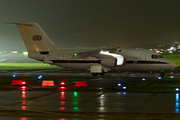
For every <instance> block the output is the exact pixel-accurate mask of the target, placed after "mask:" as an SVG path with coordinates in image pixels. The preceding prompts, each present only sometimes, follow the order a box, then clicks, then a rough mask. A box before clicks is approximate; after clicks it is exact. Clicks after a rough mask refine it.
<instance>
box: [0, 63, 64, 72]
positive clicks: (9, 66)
mask: <svg viewBox="0 0 180 120" xmlns="http://www.w3.org/2000/svg"><path fill="white" fill-rule="evenodd" d="M60 68H62V67H58V66H55V65H49V64H44V63H0V70H20V69H23V70H26V69H60Z"/></svg>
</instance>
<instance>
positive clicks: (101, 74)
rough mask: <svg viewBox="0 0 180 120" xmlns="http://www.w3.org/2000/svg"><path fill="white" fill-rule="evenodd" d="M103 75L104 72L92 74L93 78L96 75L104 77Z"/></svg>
mask: <svg viewBox="0 0 180 120" xmlns="http://www.w3.org/2000/svg"><path fill="white" fill-rule="evenodd" d="M104 74H105V72H102V73H92V75H93V76H98V75H100V76H104Z"/></svg>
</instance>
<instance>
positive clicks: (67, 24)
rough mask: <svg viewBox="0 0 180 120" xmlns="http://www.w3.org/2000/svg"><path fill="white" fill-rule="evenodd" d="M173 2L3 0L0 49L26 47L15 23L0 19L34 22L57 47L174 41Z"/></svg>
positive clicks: (178, 26) (177, 25)
mask: <svg viewBox="0 0 180 120" xmlns="http://www.w3.org/2000/svg"><path fill="white" fill-rule="evenodd" d="M179 6H180V1H179V0H173V1H169V0H146V1H144V0H136V1H135V0H128V1H125V0H114V1H109V0H98V1H97V0H86V1H84V0H76V1H74V0H66V1H64V0H59V1H56V2H52V1H50V0H38V1H37V0H31V1H24V0H16V1H14V0H6V1H5V0H4V1H0V41H1V44H0V50H7V49H9V50H10V49H12V50H15V49H17V50H19V49H20V50H23V49H26V48H25V45H24V43H23V41H22V39H21V36H20V34H19V32H18V30H17V28H16V26H15V25H8V24H5V23H4V22H29V21H34V22H37V23H39V24H40V25H41V27H42V28H43V29H44V31H45V32H46V33H47V35H48V36H49V37H50V39H51V40H52V41H53V42H55V43H56V44H57V45H60V46H62V47H78V46H80V47H81V46H84V47H103V46H106V47H118V46H119V47H121V48H127V47H129V46H138V45H140V44H144V45H148V44H167V43H173V42H175V41H178V42H180V40H179V38H180V34H179V32H180V22H179V21H180V14H179V12H180V7H179ZM52 31H53V32H52Z"/></svg>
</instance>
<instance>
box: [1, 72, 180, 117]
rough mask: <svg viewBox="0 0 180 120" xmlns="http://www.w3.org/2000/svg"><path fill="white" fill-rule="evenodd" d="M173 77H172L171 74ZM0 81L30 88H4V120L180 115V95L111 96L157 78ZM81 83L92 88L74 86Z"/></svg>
mask: <svg viewBox="0 0 180 120" xmlns="http://www.w3.org/2000/svg"><path fill="white" fill-rule="evenodd" d="M174 71H175V70H172V71H168V74H170V73H172V72H174ZM0 75H1V77H2V76H4V77H7V76H9V79H12V80H15V79H16V80H20V79H23V80H25V81H26V82H27V84H28V85H29V86H27V88H26V89H25V90H22V89H21V88H20V86H11V85H10V82H9V83H8V82H7V83H4V84H0V116H5V117H0V120H10V119H12V118H13V119H14V120H41V119H43V120H50V119H51V120H86V119H87V120H90V119H93V120H105V119H123V118H124V119H135V118H134V117H128V118H127V115H128V116H133V115H137V114H141V115H142V116H143V115H144V114H154V115H155V116H156V117H158V116H159V115H162V116H164V115H167V114H169V115H170V116H172V115H179V113H180V110H179V93H178V92H171V93H135V92H127V91H126V89H128V88H126V89H121V90H117V91H111V90H108V88H110V87H112V86H117V85H118V83H119V84H121V86H120V87H125V82H127V81H128V82H131V81H132V80H133V81H134V80H137V81H139V80H142V78H147V79H157V78H158V77H159V74H158V73H147V72H145V73H130V74H124V73H108V74H106V75H105V76H98V77H93V76H92V75H91V74H90V73H84V72H77V71H69V70H36V71H33V70H30V71H4V72H1V73H0ZM13 75H16V77H13ZM39 76H42V77H41V78H38V77H39ZM165 77H170V76H165ZM28 79H29V80H28ZM43 80H53V81H54V83H55V86H54V87H48V86H47V87H42V86H41V83H42V81H43ZM76 81H86V82H87V85H88V86H87V87H78V88H77V87H75V86H74V85H75V82H76ZM61 82H65V84H66V86H67V87H66V89H60V87H59V85H60V83H61ZM142 116H141V118H142ZM44 117H45V118H44ZM137 119H138V117H137Z"/></svg>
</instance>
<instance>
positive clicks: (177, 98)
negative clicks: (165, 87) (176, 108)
mask: <svg viewBox="0 0 180 120" xmlns="http://www.w3.org/2000/svg"><path fill="white" fill-rule="evenodd" d="M176 103H179V93H176Z"/></svg>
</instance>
